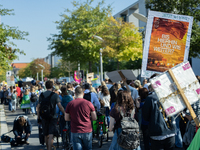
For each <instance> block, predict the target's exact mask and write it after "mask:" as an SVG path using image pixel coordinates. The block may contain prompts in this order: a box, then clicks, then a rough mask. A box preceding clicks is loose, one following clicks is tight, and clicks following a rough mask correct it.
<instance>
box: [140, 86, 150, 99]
mask: <svg viewBox="0 0 200 150" xmlns="http://www.w3.org/2000/svg"><path fill="white" fill-rule="evenodd" d="M148 93H149V91H148V90H147V89H146V88H140V89H139V90H138V94H139V96H140V99H141V100H143V99H146V98H147V96H148Z"/></svg>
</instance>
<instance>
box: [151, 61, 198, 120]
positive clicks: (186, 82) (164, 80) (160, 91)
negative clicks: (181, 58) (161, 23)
mask: <svg viewBox="0 0 200 150" xmlns="http://www.w3.org/2000/svg"><path fill="white" fill-rule="evenodd" d="M172 72H173V74H174V76H175V78H176V79H177V81H178V83H179V85H180V87H181V88H182V90H183V92H184V94H185V96H186V97H187V99H188V101H189V103H190V104H194V103H195V102H197V101H198V100H200V84H199V82H198V80H197V78H196V76H195V74H194V72H193V70H192V68H191V66H190V64H189V62H188V61H187V62H183V63H181V64H179V65H177V66H175V67H173V68H172ZM150 83H151V85H152V88H153V89H154V91H155V93H156V95H157V96H158V99H159V101H160V103H161V104H162V106H163V108H164V110H165V112H166V114H167V116H173V115H175V114H177V113H179V112H180V111H182V110H183V109H185V108H186V106H185V103H184V101H183V99H182V96H181V95H180V93H179V91H178V90H177V86H176V84H175V83H174V82H173V80H172V78H171V76H170V74H169V72H168V71H166V72H164V73H163V74H161V75H159V76H156V77H155V78H153V79H151V80H150Z"/></svg>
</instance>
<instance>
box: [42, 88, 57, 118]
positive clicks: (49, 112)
mask: <svg viewBox="0 0 200 150" xmlns="http://www.w3.org/2000/svg"><path fill="white" fill-rule="evenodd" d="M53 94H54V92H51V94H50V95H49V96H48V97H44V94H43V93H41V98H42V100H41V103H40V116H41V117H42V119H44V120H50V119H52V118H53V116H54V114H55V108H53V106H52V104H51V101H50V100H51V97H52V95H53Z"/></svg>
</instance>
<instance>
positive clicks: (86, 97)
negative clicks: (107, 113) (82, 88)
mask: <svg viewBox="0 0 200 150" xmlns="http://www.w3.org/2000/svg"><path fill="white" fill-rule="evenodd" d="M83 98H84V99H86V100H88V101H90V102H91V92H89V93H84V96H83Z"/></svg>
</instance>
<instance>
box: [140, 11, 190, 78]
mask: <svg viewBox="0 0 200 150" xmlns="http://www.w3.org/2000/svg"><path fill="white" fill-rule="evenodd" d="M192 23H193V17H191V16H184V15H177V14H169V13H162V12H155V11H149V15H148V21H147V26H146V35H145V43H144V49H143V60H142V77H147V78H148V77H150V76H151V75H152V74H154V73H161V72H164V71H166V70H168V69H170V68H172V67H174V66H176V65H177V64H180V63H182V62H183V61H187V60H188V54H189V47H190V37H191V30H192Z"/></svg>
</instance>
